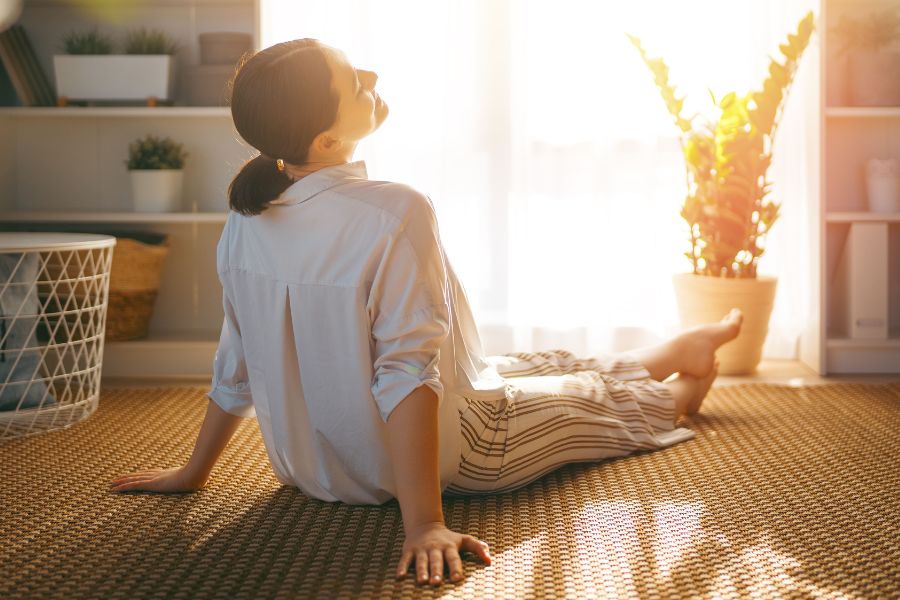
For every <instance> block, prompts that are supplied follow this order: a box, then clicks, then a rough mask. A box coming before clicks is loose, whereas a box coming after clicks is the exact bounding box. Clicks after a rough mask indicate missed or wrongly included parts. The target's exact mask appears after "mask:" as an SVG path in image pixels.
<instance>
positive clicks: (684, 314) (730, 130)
mask: <svg viewBox="0 0 900 600" xmlns="http://www.w3.org/2000/svg"><path fill="white" fill-rule="evenodd" d="M812 31H813V14H812V12H810V13H808V14H807V15H806V17H805V18H804V19H803V20H802V21H800V24H799V26H798V29H797V33H796V34H789V35H788V39H787V43H785V44H782V45H781V46H780V47H779V48H780V50H781V53H782V54H783V55H784V58H785V61H784V62H783V63H782V62H778V61H777V60H776V59H774V58H773V59H771V61H770V63H769V72H768V76H767V78H766V80H765V81H764V83H763V86H762V89H761V90H760V91H751V92H748V93H747V94H744V95H738V94H737V93H735V92H731V93H729V94H726V95H725V96H724V97H723V98H722V99H721V100H720V101H719V102H718V103H716V101H715V97H714V96H713V103H714V104H716V109H717V111H718V112H719V117H718V119H716V120H712V121H706V120H703V119H700V120H699V122H698V123H695V120H698V119H697V115H694V116H691V117H686V116H684V115H683V114H682V108H683V104H684V98H683V97H682V98H677V97H676V95H675V88H674V87H673V86H671V85H670V84H669V69H668V67H667V66H666V64H665V63H664V62H663V60H662V59H659V58H650V57H648V56H647V53H646V52H645V51H644V48H643V47H642V46H641V42H640V40H639V39H638V38H636V37H634V36H629V38H630V40H631V42H632V44H634V45H635V46H636V47H637V49H638V51H639V52H640V53H641V57H642V58H643V59H644V62H645V64H646V65H647V66H648V67H649V68H650V70H651V71H652V72H653V75H654V79H655V83H656V85H657V87H658V88H659V90H660V92H661V93H662V97H663V100H664V101H665V103H666V107H667V108H668V110H669V113H670V114H671V115H672V117H673V118H674V120H675V124H676V126H677V127H678V128H679V129H680V131H681V136H680V139H679V141H680V142H681V149H682V153H683V154H684V159H685V160H684V165H685V169H686V179H687V184H688V186H687V187H688V189H687V195H686V197H685V200H684V203H683V205H682V208H681V217H682V218H683V219H684V220H685V221H686V222H687V225H688V234H689V238H690V243H691V248H690V251H689V252H685V256H686V257H687V258H688V260H689V261H690V263H691V267H692V269H691V272H690V273H678V274H676V275H675V276H674V277H673V283H674V285H675V293H676V298H677V301H678V309H679V314H680V317H681V322H682V325H683V326H685V327H690V326H693V325H697V324H699V323H707V322H712V321H718V320H719V319H720V318H721V317H722V316H723V315H725V314H726V313H727V312H728V310H729V309H730V308H731V307H732V306H736V307H738V308H740V309H741V310H742V312H743V313H744V324H743V327H742V328H741V334H740V335H739V336H738V337H737V338H736V339H734V340H732V341H731V342H729V343H727V344H725V345H724V346H722V347H721V348H720V349H719V351H718V353H717V355H718V358H719V362H720V365H719V373H722V374H732V375H733V374H739V373H749V372H753V371H754V370H755V369H756V366H757V365H758V364H759V360H760V358H761V356H762V346H763V344H764V342H765V339H766V334H767V333H768V324H769V316H770V315H771V311H772V305H773V302H774V297H775V284H776V279H775V278H774V277H771V276H758V275H757V272H756V267H757V263H758V261H759V257H760V256H762V254H763V251H764V247H765V246H764V244H763V243H762V242H763V240H764V238H765V236H766V234H768V233H769V230H770V229H771V227H772V224H773V223H775V220H776V219H777V218H778V210H779V205H778V204H777V203H776V202H773V201H772V200H771V199H770V198H767V196H768V195H769V192H770V191H771V189H770V188H771V184H770V183H769V182H768V181H767V179H766V172H767V170H768V168H769V164H770V163H771V162H772V145H773V140H774V135H775V130H776V127H777V123H778V120H779V119H780V117H781V114H782V109H783V106H784V101H785V99H786V97H787V91H788V89H789V88H790V85H791V82H792V80H793V77H794V72H795V71H796V69H797V63H798V61H799V60H800V57H801V55H802V54H803V51H804V50H805V49H806V46H807V44H808V43H809V38H810V35H811V34H812Z"/></svg>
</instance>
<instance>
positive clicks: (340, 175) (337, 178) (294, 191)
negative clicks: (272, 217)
mask: <svg viewBox="0 0 900 600" xmlns="http://www.w3.org/2000/svg"><path fill="white" fill-rule="evenodd" d="M368 178H369V175H368V172H367V171H366V161H364V160H357V161H354V162H349V163H344V164H342V165H334V166H331V167H325V168H322V169H319V170H318V171H313V172H312V173H310V174H309V175H307V176H306V177H303V178H301V179H298V180H297V181H295V182H294V183H292V184H291V186H290V187H289V188H288V189H286V190H284V192H282V194H281V196H279V197H278V198H277V199H275V200H272V201H270V202H269V204H299V203H301V202H305V201H306V200H309V199H310V198H312V197H313V196H315V195H316V194H318V193H320V192H324V191H325V190H327V189H329V188H333V187H334V186H336V185H338V184H340V183H343V182H344V181H346V180H348V179H368Z"/></svg>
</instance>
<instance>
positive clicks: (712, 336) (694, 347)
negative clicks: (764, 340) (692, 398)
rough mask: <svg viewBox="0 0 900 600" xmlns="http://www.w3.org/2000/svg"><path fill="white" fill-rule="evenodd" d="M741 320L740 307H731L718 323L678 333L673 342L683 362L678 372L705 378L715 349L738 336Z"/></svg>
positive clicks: (742, 316) (710, 367)
mask: <svg viewBox="0 0 900 600" xmlns="http://www.w3.org/2000/svg"><path fill="white" fill-rule="evenodd" d="M743 322H744V315H743V313H742V312H741V311H740V309H737V308H732V309H731V311H730V312H729V313H728V314H727V315H725V316H724V317H723V318H722V320H721V321H719V322H718V323H712V324H709V325H698V326H696V327H692V328H691V329H688V330H687V331H684V332H682V333H680V334H678V336H677V337H676V338H675V340H674V343H675V346H676V347H677V348H678V353H679V356H680V357H681V361H682V363H683V364H682V365H681V366H680V368H679V369H678V372H679V373H684V374H685V375H693V376H694V377H698V378H701V379H705V378H706V377H707V376H708V375H709V374H710V373H711V371H712V368H713V362H714V360H715V354H716V350H717V349H718V348H719V346H721V345H722V344H724V343H726V342H730V341H731V340H733V339H734V338H736V337H737V336H738V334H739V333H740V332H741V324H742V323H743ZM707 389H709V388H708V387H707ZM704 393H705V392H704Z"/></svg>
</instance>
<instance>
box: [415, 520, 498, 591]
mask: <svg viewBox="0 0 900 600" xmlns="http://www.w3.org/2000/svg"><path fill="white" fill-rule="evenodd" d="M460 550H463V551H466V552H471V553H472V554H474V555H476V556H477V557H478V558H480V559H481V560H482V561H484V562H485V563H487V564H491V557H490V555H489V554H488V545H487V544H486V543H484V542H482V541H481V540H478V539H476V538H474V537H472V536H471V535H462V534H459V533H456V532H455V531H451V530H449V529H447V527H446V526H444V524H443V523H428V524H425V525H423V526H421V527H419V528H417V529H416V530H415V531H411V532H407V534H406V539H405V540H404V541H403V552H402V554H401V555H400V563H399V564H398V565H397V577H398V578H403V577H405V576H406V572H407V570H408V569H409V567H410V565H411V564H412V563H413V562H415V565H416V583H431V584H432V585H438V584H440V583H441V581H442V580H443V578H444V561H446V562H447V570H448V571H449V573H450V576H449V577H448V579H447V581H450V582H452V583H456V582H458V581H462V579H463V577H464V575H463V568H462V560H461V559H460V557H459V551H460Z"/></svg>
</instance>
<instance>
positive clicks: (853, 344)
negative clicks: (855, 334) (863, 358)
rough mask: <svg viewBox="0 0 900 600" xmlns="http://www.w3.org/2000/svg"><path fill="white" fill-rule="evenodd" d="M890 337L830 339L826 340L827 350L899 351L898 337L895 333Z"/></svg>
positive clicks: (899, 341) (899, 339)
mask: <svg viewBox="0 0 900 600" xmlns="http://www.w3.org/2000/svg"><path fill="white" fill-rule="evenodd" d="M891 333H892V335H891V337H888V338H887V339H881V338H848V337H831V338H828V340H826V344H827V345H828V347H829V348H883V349H891V348H893V349H897V350H900V337H898V336H897V332H891Z"/></svg>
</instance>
